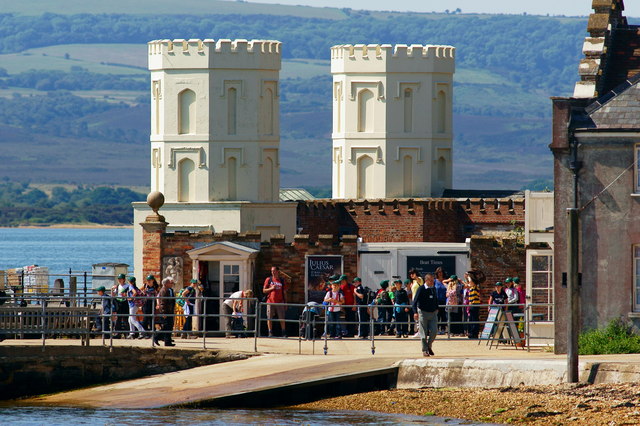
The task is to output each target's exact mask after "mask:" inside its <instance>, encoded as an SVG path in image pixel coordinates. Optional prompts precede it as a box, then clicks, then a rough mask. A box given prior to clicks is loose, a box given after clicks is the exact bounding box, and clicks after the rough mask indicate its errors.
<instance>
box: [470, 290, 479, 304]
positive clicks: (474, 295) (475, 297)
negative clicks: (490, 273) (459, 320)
mask: <svg viewBox="0 0 640 426" xmlns="http://www.w3.org/2000/svg"><path fill="white" fill-rule="evenodd" d="M469 304H470V305H479V304H480V292H479V291H478V288H470V289H469Z"/></svg>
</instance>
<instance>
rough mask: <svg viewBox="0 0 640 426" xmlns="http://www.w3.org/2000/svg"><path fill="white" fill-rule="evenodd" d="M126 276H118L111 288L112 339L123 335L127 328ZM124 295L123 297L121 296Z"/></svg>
mask: <svg viewBox="0 0 640 426" xmlns="http://www.w3.org/2000/svg"><path fill="white" fill-rule="evenodd" d="M126 279H127V276H126V275H125V274H119V275H118V277H117V282H116V283H115V284H114V285H113V287H111V298H112V300H113V310H112V312H113V313H114V314H115V316H116V317H115V319H114V322H115V324H114V331H115V334H114V336H113V337H114V338H116V339H119V338H120V333H124V332H125V331H126V330H127V329H128V328H129V327H127V320H128V317H129V304H128V303H127V298H126V293H127V289H128V287H129V286H128V285H127V283H126V282H125V281H126ZM123 293H124V295H123Z"/></svg>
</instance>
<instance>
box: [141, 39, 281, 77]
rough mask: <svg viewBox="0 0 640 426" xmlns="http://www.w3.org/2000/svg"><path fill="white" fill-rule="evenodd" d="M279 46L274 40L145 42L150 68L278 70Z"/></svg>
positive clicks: (279, 60)
mask: <svg viewBox="0 0 640 426" xmlns="http://www.w3.org/2000/svg"><path fill="white" fill-rule="evenodd" d="M281 45H282V43H281V42H279V41H276V40H244V39H237V40H229V39H220V40H213V39H204V40H201V39H189V40H186V39H174V40H154V41H151V42H149V43H148V52H149V69H150V70H152V71H154V70H162V69H193V68H196V69H197V68H209V69H215V68H218V69H229V68H244V69H252V68H253V69H262V70H279V69H280V62H281V57H282V52H281Z"/></svg>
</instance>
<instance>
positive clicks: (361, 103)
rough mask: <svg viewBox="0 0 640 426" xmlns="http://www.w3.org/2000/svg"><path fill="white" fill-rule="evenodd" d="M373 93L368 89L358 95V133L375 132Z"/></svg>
mask: <svg viewBox="0 0 640 426" xmlns="http://www.w3.org/2000/svg"><path fill="white" fill-rule="evenodd" d="M373 106H374V97H373V92H371V90H368V89H364V90H362V91H361V92H360V93H358V131H359V132H373V117H374V115H373Z"/></svg>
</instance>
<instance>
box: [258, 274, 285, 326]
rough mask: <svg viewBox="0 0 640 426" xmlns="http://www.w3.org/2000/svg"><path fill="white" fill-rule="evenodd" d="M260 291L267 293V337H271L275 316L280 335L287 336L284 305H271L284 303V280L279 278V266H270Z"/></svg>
mask: <svg viewBox="0 0 640 426" xmlns="http://www.w3.org/2000/svg"><path fill="white" fill-rule="evenodd" d="M262 292H263V293H264V294H266V295H267V328H268V329H269V337H273V323H272V321H271V320H272V319H273V318H275V317H276V316H277V317H278V319H279V320H280V329H281V330H282V337H287V330H286V324H285V322H284V316H285V307H284V305H276V306H273V305H271V303H286V297H285V293H286V289H285V284H284V280H283V279H281V278H280V268H278V267H277V266H272V267H271V276H270V277H267V279H265V280H264V286H263V287H262Z"/></svg>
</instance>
